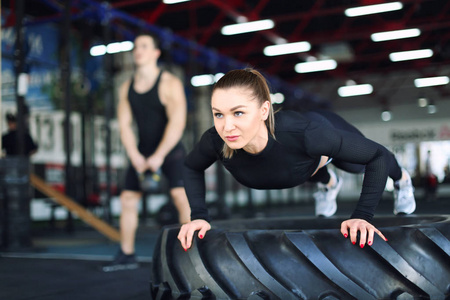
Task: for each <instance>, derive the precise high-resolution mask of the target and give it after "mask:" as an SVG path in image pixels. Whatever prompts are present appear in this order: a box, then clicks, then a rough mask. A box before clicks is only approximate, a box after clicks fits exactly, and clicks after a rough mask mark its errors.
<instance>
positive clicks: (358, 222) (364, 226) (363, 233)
mask: <svg viewBox="0 0 450 300" xmlns="http://www.w3.org/2000/svg"><path fill="white" fill-rule="evenodd" d="M349 230H350V240H351V241H352V243H353V245H354V244H356V235H357V234H358V231H359V232H360V236H359V246H360V247H361V248H364V245H365V244H366V241H367V245H369V246H372V245H373V235H374V233H375V232H376V233H377V234H378V235H379V236H380V237H381V238H382V239H383V240H385V241H387V239H386V238H385V237H384V235H383V234H382V233H381V231H379V230H378V229H377V228H375V226H373V225H372V224H370V223H369V222H367V221H366V220H363V219H350V220H346V221H344V222H342V224H341V233H342V235H343V236H344V237H345V238H347V237H348V232H349Z"/></svg>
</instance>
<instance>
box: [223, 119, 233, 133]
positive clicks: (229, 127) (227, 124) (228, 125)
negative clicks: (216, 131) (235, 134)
mask: <svg viewBox="0 0 450 300" xmlns="http://www.w3.org/2000/svg"><path fill="white" fill-rule="evenodd" d="M224 122H225V126H224V129H225V131H230V130H233V129H234V122H233V120H232V119H231V118H225V120H224Z"/></svg>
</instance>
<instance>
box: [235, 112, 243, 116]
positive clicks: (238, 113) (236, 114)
mask: <svg viewBox="0 0 450 300" xmlns="http://www.w3.org/2000/svg"><path fill="white" fill-rule="evenodd" d="M243 114H244V113H243V112H242V111H237V112H235V113H234V115H235V116H236V117H240V116H242V115H243Z"/></svg>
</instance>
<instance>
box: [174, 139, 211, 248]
mask: <svg viewBox="0 0 450 300" xmlns="http://www.w3.org/2000/svg"><path fill="white" fill-rule="evenodd" d="M211 135H212V133H211V132H210V130H209V131H207V132H205V133H204V134H203V136H202V138H201V140H200V142H199V143H198V144H197V145H196V146H195V147H194V149H193V150H192V152H191V153H189V154H188V156H187V157H186V159H185V163H184V168H183V179H184V187H185V190H186V195H187V197H188V200H189V206H190V208H191V220H192V221H191V222H189V223H187V224H184V225H183V226H182V227H181V229H180V232H179V234H178V239H179V240H180V242H181V246H182V247H183V248H184V249H185V250H187V249H189V248H190V247H191V244H192V237H193V236H194V232H195V231H197V230H199V233H198V236H199V238H203V237H204V236H205V234H206V231H208V230H209V229H211V225H210V224H209V221H210V217H209V213H208V208H207V207H206V201H205V198H206V187H205V170H206V169H207V168H208V167H209V166H211V165H212V164H213V163H214V162H215V161H216V160H217V159H218V156H217V151H216V149H215V147H214V145H213V143H212V141H211V137H212V136H211Z"/></svg>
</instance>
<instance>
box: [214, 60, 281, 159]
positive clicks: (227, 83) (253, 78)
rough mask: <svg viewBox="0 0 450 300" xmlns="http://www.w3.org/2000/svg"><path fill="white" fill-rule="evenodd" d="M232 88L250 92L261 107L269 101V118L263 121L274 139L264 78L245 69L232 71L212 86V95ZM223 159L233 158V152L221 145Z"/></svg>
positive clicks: (273, 123)
mask: <svg viewBox="0 0 450 300" xmlns="http://www.w3.org/2000/svg"><path fill="white" fill-rule="evenodd" d="M232 87H243V88H248V89H251V90H252V95H253V97H254V99H255V100H256V101H257V102H258V103H259V105H260V106H261V105H262V104H263V103H264V102H265V101H269V103H270V108H269V116H268V118H267V120H266V121H265V123H266V126H267V129H268V130H269V134H270V135H271V136H272V137H273V138H275V118H274V112H273V107H272V102H271V100H270V89H269V85H268V84H267V81H266V79H265V78H264V76H263V75H262V74H261V73H260V72H258V71H256V70H254V69H251V68H246V69H243V70H232V71H229V72H228V73H227V74H225V75H224V76H223V77H222V78H220V80H219V81H217V83H216V84H215V85H214V87H213V90H212V93H214V91H215V90H217V89H228V88H232ZM222 152H223V155H224V157H225V158H231V157H232V156H233V153H234V150H233V149H231V148H230V147H228V145H227V144H226V143H224V145H223V149H222Z"/></svg>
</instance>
